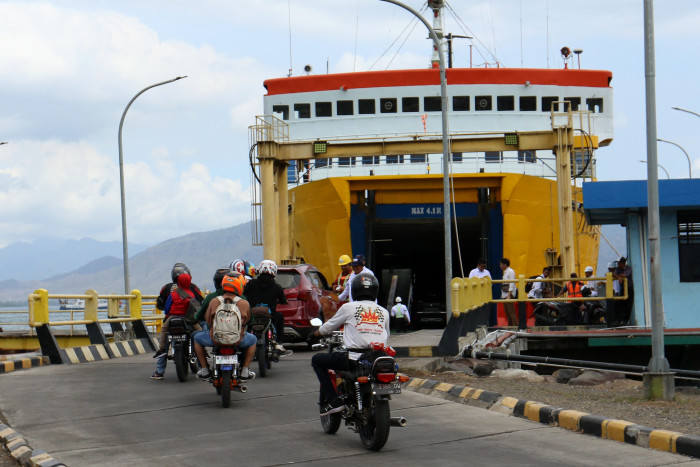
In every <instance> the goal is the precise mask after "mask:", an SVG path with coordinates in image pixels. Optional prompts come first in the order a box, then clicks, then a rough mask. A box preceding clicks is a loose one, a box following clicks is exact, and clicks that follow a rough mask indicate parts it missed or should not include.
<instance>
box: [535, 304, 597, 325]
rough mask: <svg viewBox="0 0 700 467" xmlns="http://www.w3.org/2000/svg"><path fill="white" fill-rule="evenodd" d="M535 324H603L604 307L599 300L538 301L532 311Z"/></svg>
mask: <svg viewBox="0 0 700 467" xmlns="http://www.w3.org/2000/svg"><path fill="white" fill-rule="evenodd" d="M534 315H535V326H569V325H572V326H574V325H582V324H584V325H604V324H606V320H605V309H604V308H603V306H602V305H601V302H600V301H593V300H591V301H585V302H583V307H582V306H581V302H576V303H573V302H572V303H569V302H540V303H539V304H538V305H537V306H536V307H535V311H534Z"/></svg>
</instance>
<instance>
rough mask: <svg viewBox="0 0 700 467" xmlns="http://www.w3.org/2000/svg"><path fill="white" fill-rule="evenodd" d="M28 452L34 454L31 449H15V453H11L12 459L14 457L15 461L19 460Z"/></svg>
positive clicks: (25, 447)
mask: <svg viewBox="0 0 700 467" xmlns="http://www.w3.org/2000/svg"><path fill="white" fill-rule="evenodd" d="M27 452H32V450H31V449H29V448H28V447H27V446H21V447H19V448H17V449H15V450H14V451H10V455H11V456H12V457H14V458H15V459H19V458H20V457H22V456H23V455H24V454H25V453H27Z"/></svg>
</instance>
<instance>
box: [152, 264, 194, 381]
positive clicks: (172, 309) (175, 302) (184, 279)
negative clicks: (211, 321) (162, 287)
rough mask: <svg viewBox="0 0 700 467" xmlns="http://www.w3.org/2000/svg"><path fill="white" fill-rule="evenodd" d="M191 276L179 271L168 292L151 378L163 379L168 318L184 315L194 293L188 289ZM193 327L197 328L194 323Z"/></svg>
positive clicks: (168, 328) (168, 325)
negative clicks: (170, 290)
mask: <svg viewBox="0 0 700 467" xmlns="http://www.w3.org/2000/svg"><path fill="white" fill-rule="evenodd" d="M191 283H192V278H191V277H190V275H189V274H187V273H186V272H183V273H181V274H180V275H179V276H178V278H177V287H175V289H174V290H173V291H172V292H170V296H169V297H168V300H167V301H166V302H165V315H166V317H165V319H164V320H163V326H162V328H161V331H160V348H159V349H158V352H156V357H159V358H158V360H157V362H156V371H155V373H153V375H151V379H163V374H164V373H165V367H166V366H167V365H168V359H167V358H166V356H167V351H166V346H167V345H168V332H169V331H170V318H171V317H172V316H185V315H186V314H187V309H188V308H189V305H190V301H192V300H194V299H195V295H194V293H193V292H192V291H191V290H190V284H191ZM194 327H195V329H199V324H196V325H195V326H194Z"/></svg>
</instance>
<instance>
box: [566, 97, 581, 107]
mask: <svg viewBox="0 0 700 467" xmlns="http://www.w3.org/2000/svg"><path fill="white" fill-rule="evenodd" d="M564 101H565V102H571V104H570V105H571V110H579V108H580V107H581V98H580V97H565V98H564Z"/></svg>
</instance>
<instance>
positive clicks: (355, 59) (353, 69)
mask: <svg viewBox="0 0 700 467" xmlns="http://www.w3.org/2000/svg"><path fill="white" fill-rule="evenodd" d="M359 28H360V0H357V13H356V15H355V58H353V60H352V71H353V73H354V72H355V66H356V65H357V31H358V30H359Z"/></svg>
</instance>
